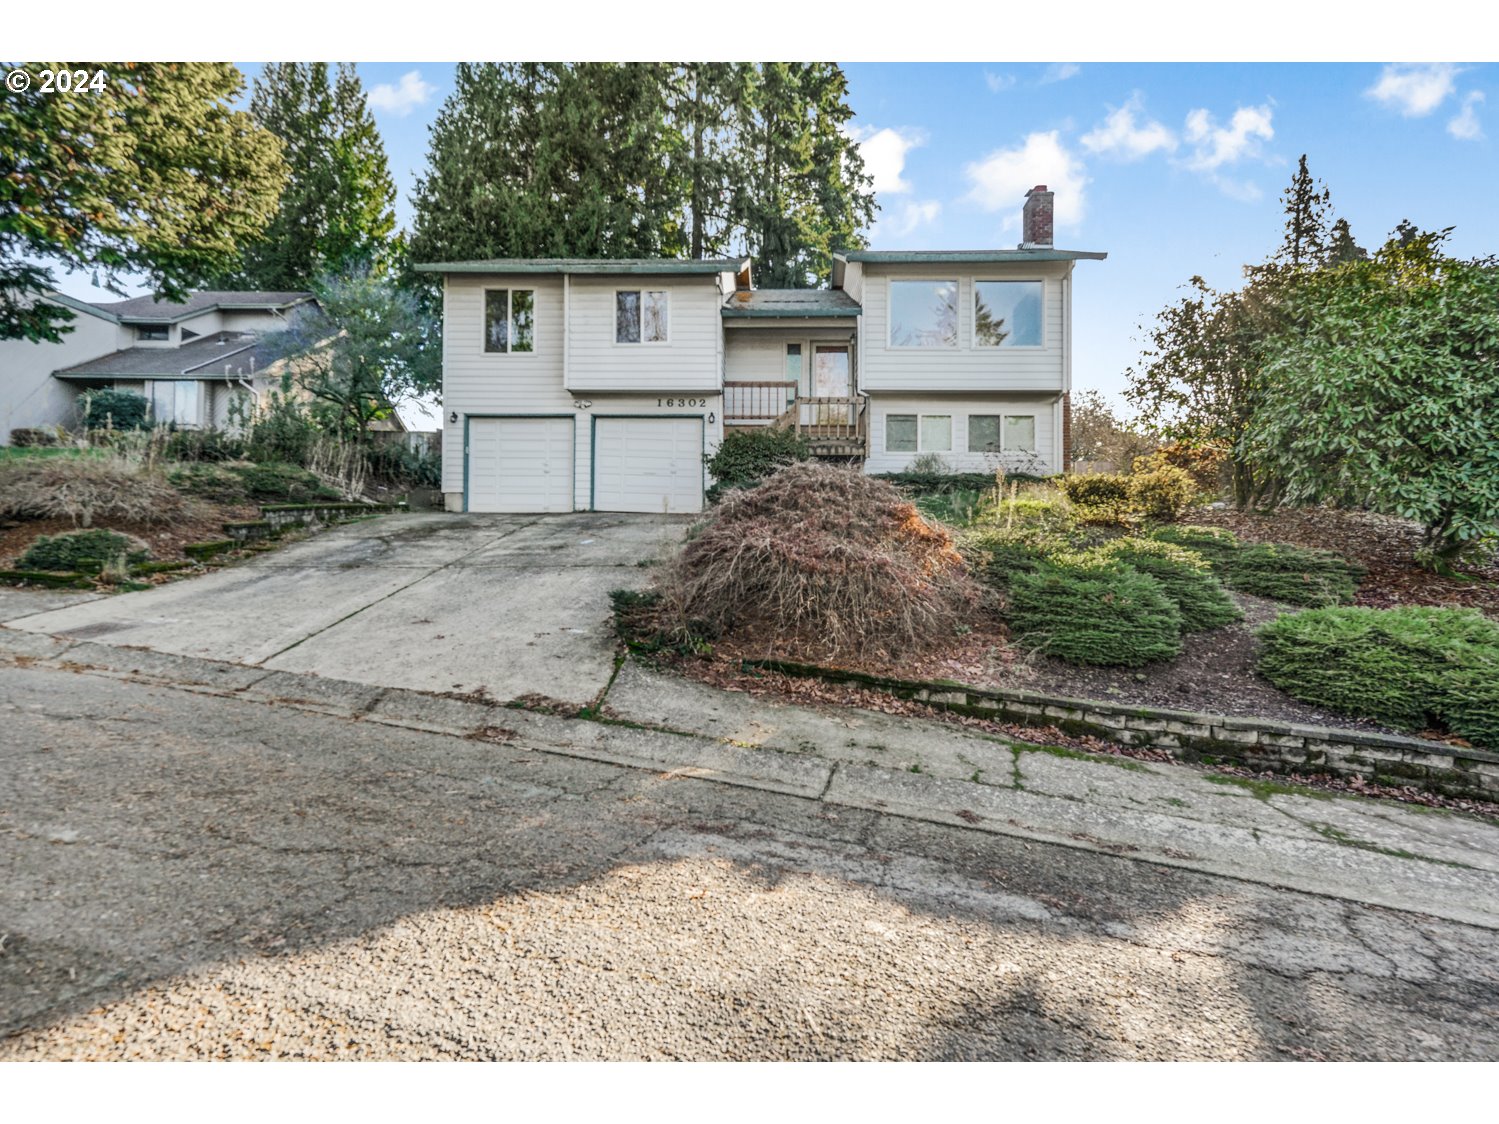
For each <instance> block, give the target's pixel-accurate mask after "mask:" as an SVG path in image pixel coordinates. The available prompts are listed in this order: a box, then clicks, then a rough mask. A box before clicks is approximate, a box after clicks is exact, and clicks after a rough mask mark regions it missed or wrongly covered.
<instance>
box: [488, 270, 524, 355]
mask: <svg viewBox="0 0 1499 1124" xmlns="http://www.w3.org/2000/svg"><path fill="white" fill-rule="evenodd" d="M536 292H537V290H535V289H534V288H532V289H528V288H526V287H525V286H524V285H493V286H490V285H486V286H485V287H484V288H483V289H481V290H480V291H479V319H480V332H479V354H480V355H483V356H485V357H486V358H492V357H498V356H506V357H508V356H511V355H535V354H536V353H537V351H538V350H539V349H538V348H537V346H536V342H537V336H538V334H539V333H538V332H537V331H536ZM490 293H504V294H505V323H506V324H507V325H509V327H510V329H511V330H510V331H508V332H507V333H506V335H505V350H504V351H491V350H490V347H489V294H490ZM516 293H530V294H531V350H530V351H516V350H514V348H512V347H511V344H512V343H513V342H514V339H515V332H514V327H515V294H516Z"/></svg>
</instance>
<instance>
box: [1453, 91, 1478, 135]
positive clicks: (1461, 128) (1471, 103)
mask: <svg viewBox="0 0 1499 1124" xmlns="http://www.w3.org/2000/svg"><path fill="white" fill-rule="evenodd" d="M1482 104H1483V91H1482V90H1474V91H1472V92H1471V93H1469V94H1468V95H1467V97H1465V98H1463V110H1462V112H1461V113H1459V114H1458V115H1457V116H1456V117H1454V118H1453V119H1452V120H1451V121H1448V122H1447V131H1448V132H1449V133H1451V134H1452V135H1453V136H1455V137H1456V138H1457V139H1458V140H1482V139H1483V125H1482V124H1480V122H1479V120H1478V111H1477V107H1478V106H1480V105H1482Z"/></svg>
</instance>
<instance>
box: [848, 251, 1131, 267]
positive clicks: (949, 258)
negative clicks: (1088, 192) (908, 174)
mask: <svg viewBox="0 0 1499 1124" xmlns="http://www.w3.org/2000/svg"><path fill="white" fill-rule="evenodd" d="M1108 256H1109V255H1108V254H1106V253H1104V252H1103V251H1101V250H1040V249H1038V250H1022V249H1018V248H1017V249H1014V250H843V251H841V252H839V253H836V254H834V255H833V257H834V258H836V259H838V260H840V261H860V262H871V263H890V264H895V265H916V264H920V263H922V262H931V263H933V264H937V265H940V264H947V263H949V262H951V263H954V264H961V263H963V262H973V263H975V264H979V265H984V264H988V263H991V262H1031V261H1080V260H1088V261H1103V259H1104V258H1106V257H1108Z"/></svg>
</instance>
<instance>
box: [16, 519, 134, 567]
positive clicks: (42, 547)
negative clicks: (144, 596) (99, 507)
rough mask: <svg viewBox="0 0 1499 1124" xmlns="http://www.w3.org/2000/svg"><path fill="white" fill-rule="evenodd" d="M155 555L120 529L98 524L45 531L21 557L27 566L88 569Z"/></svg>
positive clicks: (130, 563) (21, 564)
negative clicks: (51, 532)
mask: <svg viewBox="0 0 1499 1124" xmlns="http://www.w3.org/2000/svg"><path fill="white" fill-rule="evenodd" d="M150 556H151V552H150V551H149V550H148V549H146V547H145V546H144V544H142V543H141V542H140V540H138V539H135V538H132V537H131V536H129V535H122V534H119V533H118V532H116V531H106V530H104V529H103V528H98V527H96V528H94V529H93V530H88V531H74V532H71V533H69V534H64V535H43V536H41V537H40V538H39V539H37V540H36V542H34V543H32V544H31V546H30V547H29V548H27V550H26V553H24V554H22V555H21V557H20V558H19V559H17V562H16V565H17V566H18V567H19V568H21V569H23V570H53V571H62V572H70V573H87V572H90V571H96V570H100V569H103V568H104V567H105V566H107V565H109V564H110V563H112V562H115V561H117V560H121V559H123V560H124V562H125V563H126V564H128V565H134V564H136V563H140V562H144V561H146V559H148V558H149V557H150Z"/></svg>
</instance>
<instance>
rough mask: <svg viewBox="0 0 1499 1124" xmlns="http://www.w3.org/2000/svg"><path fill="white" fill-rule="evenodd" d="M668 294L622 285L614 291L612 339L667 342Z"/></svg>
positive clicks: (633, 341) (634, 341)
mask: <svg viewBox="0 0 1499 1124" xmlns="http://www.w3.org/2000/svg"><path fill="white" fill-rule="evenodd" d="M669 303H670V301H669V296H668V294H667V293H665V292H664V291H662V290H659V289H621V290H620V291H619V292H617V293H615V294H614V342H615V343H666V342H667V337H668V324H667V319H668V313H669V308H668V305H669Z"/></svg>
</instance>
